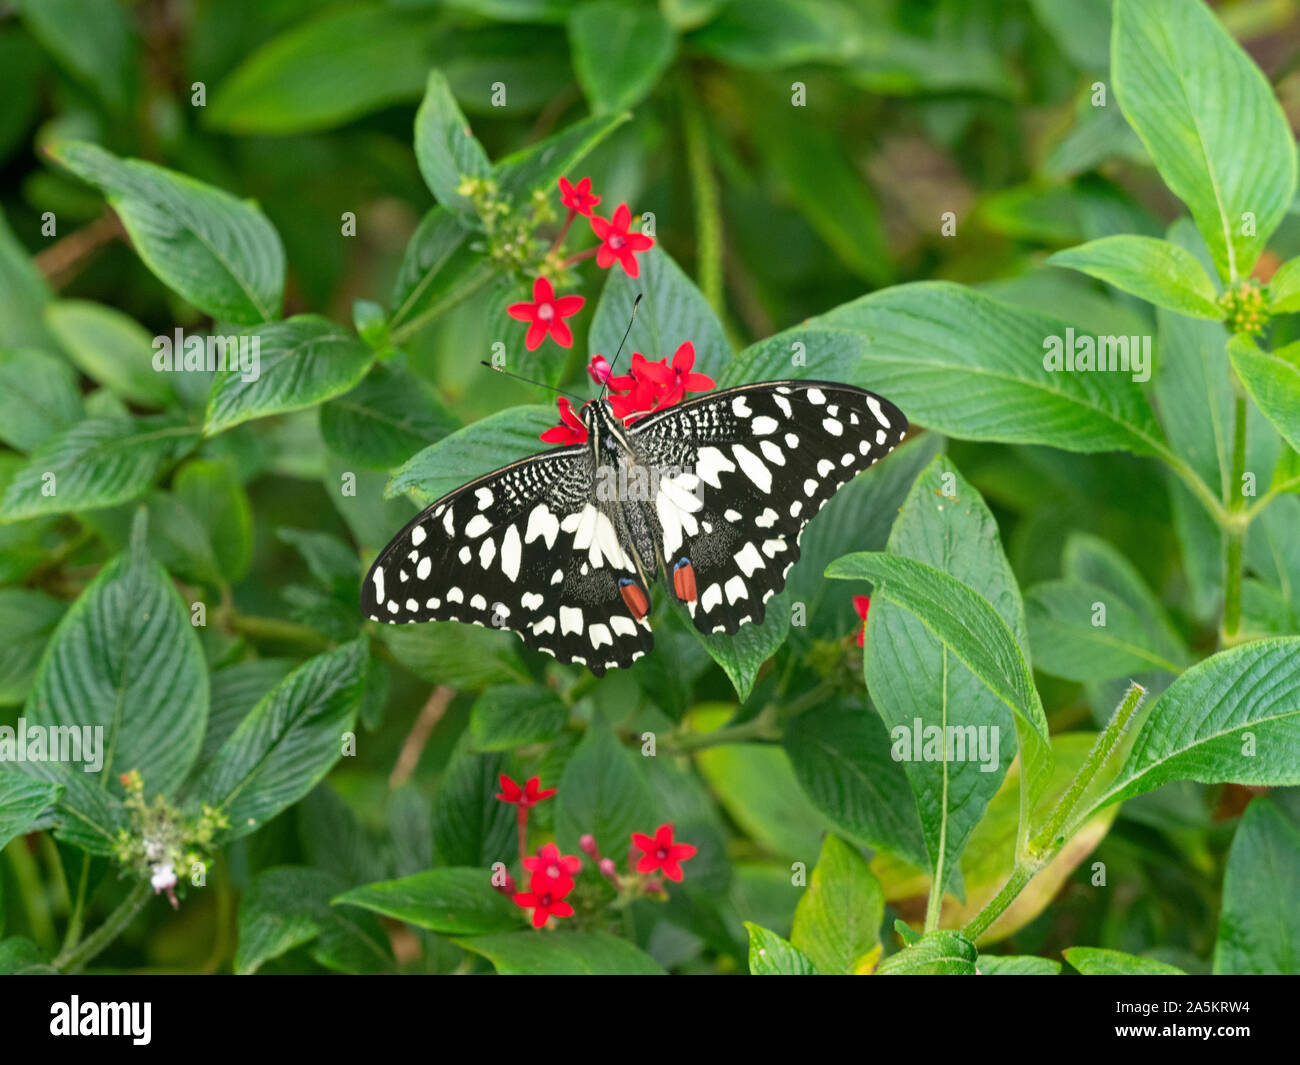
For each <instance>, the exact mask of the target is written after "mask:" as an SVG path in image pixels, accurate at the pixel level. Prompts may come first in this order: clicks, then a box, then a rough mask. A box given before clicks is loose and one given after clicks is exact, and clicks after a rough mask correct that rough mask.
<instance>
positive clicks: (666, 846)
mask: <svg viewBox="0 0 1300 1065" xmlns="http://www.w3.org/2000/svg"><path fill="white" fill-rule="evenodd" d="M632 842H633V844H634V845H635V846H636V847H638V848H639V849H640V850H641V851H643V852H644V853H643V854H642V855H641V858H640V859H639V860H638V861H637V863H636V871H637V872H638V873H653V872H655V871H656V870H659V869H662V870H663V874H664V876H666V877H667V878H668V879H669V880H672V881H673V882H675V883H678V884H680V883H681V882H682V867H681V866H680V865H679V864H678V862H684V861H686V860H687V859H688V858H693V857H695V848H694V847H693V846H691V844H689V843H674V842H673V826H672V825H670V824H664V825H660V826H659V827H658V828H656V829H655V834H654V837H653V838H651V837H650V836H647V835H646V834H645V833H644V832H633V833H632Z"/></svg>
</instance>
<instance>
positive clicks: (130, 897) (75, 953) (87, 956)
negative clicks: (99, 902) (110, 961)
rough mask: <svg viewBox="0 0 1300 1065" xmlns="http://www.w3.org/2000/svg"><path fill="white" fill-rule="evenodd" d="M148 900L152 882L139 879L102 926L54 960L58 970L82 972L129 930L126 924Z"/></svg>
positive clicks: (61, 952) (60, 953)
mask: <svg viewBox="0 0 1300 1065" xmlns="http://www.w3.org/2000/svg"><path fill="white" fill-rule="evenodd" d="M148 898H149V881H148V880H137V881H136V882H135V885H134V886H133V887H132V888H131V890H130V892H128V893H127V896H126V898H124V899H123V900H122V901H121V903H120V904H119V905H118V907H117V909H115V910H114V911H113V912H112V913H110V914H109V915H108V916H107V917H106V918H105V919H104V923H103V924H101V925H100V926H99V927H98V928H96V929H95V930H94V931H93V932H91V933H90V935H88V936H87V937H86V938H85V939H83V940H82V941H81V943H80V944H79V945H78V946H77V947H75V948H74V949H73V950H71V951H60V952H59V956H58V957H57V958H55V959H54V965H55V967H56V968H57V969H60V970H62V971H63V972H65V973H75V972H80V971H81V969H82V968H83V967H84V966H85V965H86V963H87V962H90V961H92V960H93V959H94V958H96V957H98V956H99V953H100V952H101V951H102V950H104V949H105V948H106V947H107V946H108V945H109V944H110V943H112V942H113V940H115V939H116V938H117V937H118V936H120V935H121V934H122V933H123V932H124V931H126V927H127V925H129V924H130V923H131V922H132V921H133V920H134V919H135V915H136V914H137V913H139V912H140V909H141V907H143V906H144V904H145V902H146V901H148Z"/></svg>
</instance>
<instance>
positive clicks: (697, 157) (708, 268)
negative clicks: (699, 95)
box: [681, 83, 723, 315]
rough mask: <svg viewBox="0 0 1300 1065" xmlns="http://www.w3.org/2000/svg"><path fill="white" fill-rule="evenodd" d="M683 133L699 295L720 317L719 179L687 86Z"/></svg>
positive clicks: (700, 115)
mask: <svg viewBox="0 0 1300 1065" xmlns="http://www.w3.org/2000/svg"><path fill="white" fill-rule="evenodd" d="M681 104H682V132H683V133H684V135H685V138H686V165H687V169H688V170H689V171H690V175H691V190H692V193H693V194H694V198H695V239H696V250H695V262H696V274H697V280H698V281H699V283H700V291H701V292H703V293H704V298H705V299H706V300H708V301H709V306H710V307H712V308H713V309H714V310H715V311H716V312H717V313H718V314H719V315H721V314H722V313H723V305H722V206H721V197H720V195H719V192H718V179H717V177H716V176H715V175H714V173H713V166H712V163H711V162H710V158H709V134H708V130H707V128H706V127H705V124H704V115H703V113H702V112H701V110H700V105H699V101H698V100H696V98H695V94H694V92H693V91H692V90H691V88H690V86H689V85H687V84H685V83H683V85H682V90H681Z"/></svg>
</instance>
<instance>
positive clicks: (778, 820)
mask: <svg viewBox="0 0 1300 1065" xmlns="http://www.w3.org/2000/svg"><path fill="white" fill-rule="evenodd" d="M695 763H696V765H697V766H698V767H699V770H700V772H701V773H702V774H703V776H704V779H705V780H707V781H708V783H709V786H710V787H711V788H712V789H713V792H714V794H715V795H717V797H718V801H719V802H720V803H722V805H723V807H724V808H725V809H726V811H727V813H728V814H730V815H731V817H732V819H733V820H734V821H735V822H736V823H737V824H738V825H740V826H741V828H742V829H744V831H745V834H746V835H747V836H749V837H750V838H751V839H752V840H753V841H754V842H755V843H757V844H759V845H760V846H762V847H763V848H764V849H765V850H767V851H770V852H771V853H773V854H776V855H780V856H781V857H785V858H791V859H793V860H796V861H802V862H808V861H809V860H810V859H811V858H812V856H813V855H814V854H815V853H816V852H817V850H818V849H819V847H820V840H821V836H822V834H823V833H824V832H825V831H826V829H827V828H828V827H830V826H829V822H828V820H827V818H826V817H824V816H823V815H822V814H821V812H820V811H819V810H817V808H816V807H814V806H813V805H812V803H811V802H810V801H809V800H808V799H807V797H806V796H805V795H804V793H803V791H802V790H801V789H800V787H799V784H798V782H797V781H796V779H795V775H794V771H793V770H792V769H791V768H790V760H789V758H787V757H786V754H785V752H784V751H783V750H781V749H780V748H779V747H769V746H766V745H761V744H756V743H744V744H739V743H738V744H726V745H723V746H718V747H710V748H708V749H707V750H702V751H700V752H698V753H697V754H696V756H695ZM561 794H563V792H561Z"/></svg>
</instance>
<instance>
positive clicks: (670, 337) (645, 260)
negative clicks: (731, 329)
mask: <svg viewBox="0 0 1300 1065" xmlns="http://www.w3.org/2000/svg"><path fill="white" fill-rule="evenodd" d="M638 261H639V263H640V267H641V273H640V276H639V277H636V278H631V277H628V276H627V275H626V274H625V273H624V272H623V271H622V270H611V271H610V274H609V279H608V280H607V281H606V282H605V289H604V291H603V292H602V293H601V294H600V303H599V304H598V305H597V307H596V313H595V316H594V317H593V318H592V322H591V334H590V336H589V337H588V342H587V346H588V349H589V353H590V355H592V356H594V355H597V354H603V355H605V356H606V357H607V358H613V357H614V352H615V351H617V350H618V345H619V343H620V341H622V339H623V332H624V330H626V329H627V324H628V320H629V319H630V318H631V315H632V305H633V303H635V301H636V298H637V296H638V295H641V296H643V298H642V300H641V305H640V306H639V307H638V308H637V312H636V318H635V319H633V320H632V331H631V332H630V333H629V334H628V337H627V344H626V345H624V350H625V352H632V351H639V352H641V353H642V354H643V355H644V356H645V357H646V358H647V359H650V360H651V361H655V360H658V359H663V358H666V359H668V360H669V362H671V361H672V358H673V356H674V355H675V354H676V352H677V349H678V348H679V347H681V345H682V344H684V343H686V342H687V341H690V342H691V343H693V344H694V345H695V371H696V372H697V373H703V374H709V375H710V376H712V377H717V376H718V375H719V374H720V373H721V372H722V370H723V368H724V367H725V366H726V365H727V363H728V361H729V360H730V359H731V344H730V343H729V342H728V340H727V334H726V333H725V332H724V331H723V328H722V323H721V322H720V321H718V316H717V315H716V314H714V313H713V308H712V307H710V306H709V303H708V300H706V299H705V298H704V295H703V293H701V292H700V290H699V289H698V288H696V287H695V284H694V282H692V281H691V279H690V278H688V277H687V276H686V275H685V274H684V273H683V272H682V269H681V267H679V266H678V265H677V264H676V263H675V262H673V260H672V259H671V258H670V257H669V255H668V253H667V252H665V251H664V250H663V249H662V248H660V246H659V245H658V244H656V245H655V246H654V247H653V248H651V249H649V251H646V252H644V253H641V254H639V255H638ZM623 358H624V359H629V358H630V356H628V355H626V354H625V355H624V356H623Z"/></svg>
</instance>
